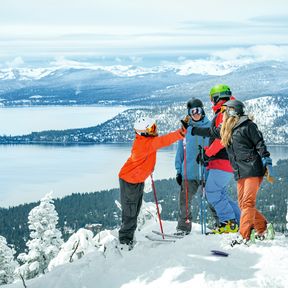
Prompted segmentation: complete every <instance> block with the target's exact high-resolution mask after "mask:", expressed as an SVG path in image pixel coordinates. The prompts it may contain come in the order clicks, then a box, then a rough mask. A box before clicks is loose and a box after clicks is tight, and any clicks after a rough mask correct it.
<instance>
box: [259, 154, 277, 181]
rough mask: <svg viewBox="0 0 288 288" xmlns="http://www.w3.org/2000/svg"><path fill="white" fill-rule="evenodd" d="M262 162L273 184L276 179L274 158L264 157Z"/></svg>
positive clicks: (266, 174)
mask: <svg viewBox="0 0 288 288" xmlns="http://www.w3.org/2000/svg"><path fill="white" fill-rule="evenodd" d="M262 163H263V166H264V169H265V176H266V177H267V180H268V182H270V183H271V184H273V183H274V181H275V177H274V172H273V167H272V159H271V158H270V157H263V158H262Z"/></svg>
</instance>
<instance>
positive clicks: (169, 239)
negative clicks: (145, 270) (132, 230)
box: [145, 230, 229, 257]
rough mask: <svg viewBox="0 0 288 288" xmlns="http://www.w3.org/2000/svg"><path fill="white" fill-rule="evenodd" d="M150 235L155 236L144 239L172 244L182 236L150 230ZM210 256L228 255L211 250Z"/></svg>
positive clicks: (147, 236)
mask: <svg viewBox="0 0 288 288" xmlns="http://www.w3.org/2000/svg"><path fill="white" fill-rule="evenodd" d="M152 233H154V234H155V235H146V236H145V237H146V238H147V239H149V240H150V241H155V242H159V243H174V242H176V241H177V240H178V239H182V238H183V237H184V236H183V235H175V234H167V233H164V234H162V233H161V232H159V231H155V230H152ZM156 235H157V236H163V235H164V237H165V239H162V238H159V237H157V236H156ZM211 253H212V255H214V256H222V257H228V256H229V254H228V253H226V252H224V251H220V250H211Z"/></svg>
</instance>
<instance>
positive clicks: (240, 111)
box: [222, 100, 245, 116]
mask: <svg viewBox="0 0 288 288" xmlns="http://www.w3.org/2000/svg"><path fill="white" fill-rule="evenodd" d="M222 106H226V107H229V108H233V111H235V112H234V115H233V113H231V114H229V113H228V114H229V116H236V115H238V116H242V115H244V108H245V105H244V104H243V102H241V101H239V100H229V101H227V102H226V103H224V104H223V105H222Z"/></svg>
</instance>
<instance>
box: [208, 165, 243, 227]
mask: <svg viewBox="0 0 288 288" xmlns="http://www.w3.org/2000/svg"><path fill="white" fill-rule="evenodd" d="M232 176H233V173H230V172H226V171H223V170H218V169H210V170H209V172H208V177H207V180H206V186H205V187H206V196H207V200H208V202H209V203H210V204H211V205H212V206H213V207H214V208H215V210H216V213H217V216H218V217H219V221H220V222H226V221H228V220H232V219H235V220H236V222H237V224H238V225H239V224H240V213H241V212H240V209H239V206H238V203H237V202H236V201H233V200H232V199H231V198H230V196H229V195H228V191H227V187H228V184H229V182H230V180H231V178H232Z"/></svg>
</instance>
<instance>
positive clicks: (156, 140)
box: [119, 117, 187, 250]
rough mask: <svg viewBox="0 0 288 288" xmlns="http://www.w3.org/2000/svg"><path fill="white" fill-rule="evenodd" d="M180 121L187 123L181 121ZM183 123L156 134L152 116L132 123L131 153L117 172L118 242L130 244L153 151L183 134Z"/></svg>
mask: <svg viewBox="0 0 288 288" xmlns="http://www.w3.org/2000/svg"><path fill="white" fill-rule="evenodd" d="M182 124H183V125H185V126H186V128H187V125H186V123H185V122H182ZM186 128H185V127H184V126H182V127H181V129H178V130H176V131H174V132H170V133H168V134H166V135H163V136H158V132H157V126H156V122H155V120H153V119H151V118H149V117H141V118H139V119H138V120H137V121H136V122H135V124H134V130H135V134H136V137H135V140H134V143H133V146H132V150H131V155H130V157H129V158H128V160H127V161H126V163H125V164H124V165H123V167H122V168H121V170H120V172H119V182H120V200H121V207H122V224H121V228H120V230H119V242H120V243H121V244H124V245H128V250H131V249H132V247H133V237H134V232H135V230H136V227H137V217H138V214H139V212H140V208H141V204H142V197H143V190H144V181H145V180H146V179H147V178H148V177H149V175H150V174H151V173H152V172H153V170H154V166H155V163H156V151H157V150H158V149H160V148H163V147H165V146H169V145H171V144H172V143H174V142H176V141H178V140H180V139H183V138H184V136H185V134H186Z"/></svg>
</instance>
